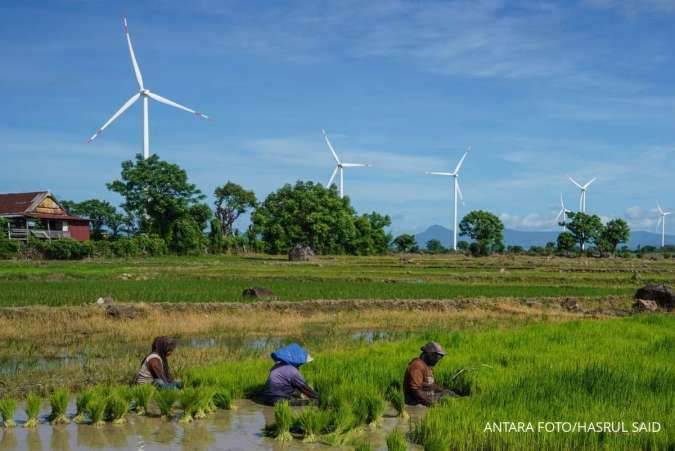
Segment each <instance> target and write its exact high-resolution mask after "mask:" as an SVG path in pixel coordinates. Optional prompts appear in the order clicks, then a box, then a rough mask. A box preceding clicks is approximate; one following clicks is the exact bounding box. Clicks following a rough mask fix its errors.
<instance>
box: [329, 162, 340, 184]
mask: <svg viewBox="0 0 675 451" xmlns="http://www.w3.org/2000/svg"><path fill="white" fill-rule="evenodd" d="M338 169H340V167H339V166H335V169H333V175H331V176H330V180H328V183H327V184H326V188H330V186H331V185H332V184H333V180H335V176H336V175H337V172H338Z"/></svg>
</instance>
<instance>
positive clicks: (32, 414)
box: [23, 392, 42, 428]
mask: <svg viewBox="0 0 675 451" xmlns="http://www.w3.org/2000/svg"><path fill="white" fill-rule="evenodd" d="M41 404H42V398H40V397H39V396H38V395H36V394H35V393H32V392H31V393H28V396H26V409H25V410H26V416H27V417H28V420H27V421H26V423H25V424H24V425H23V427H26V428H34V427H36V426H37V425H38V416H39V415H40V406H41Z"/></svg>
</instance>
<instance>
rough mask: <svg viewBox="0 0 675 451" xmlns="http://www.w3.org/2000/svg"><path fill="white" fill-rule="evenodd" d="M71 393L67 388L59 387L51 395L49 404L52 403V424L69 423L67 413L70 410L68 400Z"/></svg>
mask: <svg viewBox="0 0 675 451" xmlns="http://www.w3.org/2000/svg"><path fill="white" fill-rule="evenodd" d="M69 398H70V394H69V393H68V390H66V389H65V388H59V389H58V390H55V391H54V393H52V394H51V396H50V397H49V404H50V405H51V408H52V411H51V413H50V414H49V421H50V423H52V424H68V423H69V421H68V417H66V413H67V410H68V400H69Z"/></svg>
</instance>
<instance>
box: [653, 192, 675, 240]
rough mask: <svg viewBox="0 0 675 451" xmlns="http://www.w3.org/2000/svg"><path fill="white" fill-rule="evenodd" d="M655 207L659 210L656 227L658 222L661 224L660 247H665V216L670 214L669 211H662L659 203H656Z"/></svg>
mask: <svg viewBox="0 0 675 451" xmlns="http://www.w3.org/2000/svg"><path fill="white" fill-rule="evenodd" d="M656 208H657V209H658V210H659V220H658V221H657V222H656V227H657V228H658V227H659V224H661V247H665V245H666V216H668V215H670V214H672V212H671V211H664V210H663V208H661V205H660V204H659V203H657V204H656Z"/></svg>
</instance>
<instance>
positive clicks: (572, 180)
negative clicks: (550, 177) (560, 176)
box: [569, 177, 584, 189]
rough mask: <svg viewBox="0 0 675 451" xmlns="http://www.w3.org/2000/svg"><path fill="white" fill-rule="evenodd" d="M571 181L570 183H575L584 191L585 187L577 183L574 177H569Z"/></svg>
mask: <svg viewBox="0 0 675 451" xmlns="http://www.w3.org/2000/svg"><path fill="white" fill-rule="evenodd" d="M569 179H570V182H572V183H574V184H575V185H577V186H578V187H579V188H581V189H584V187H583V186H581V185H579V184H578V183H577V182H576V180H574V179H573V178H572V177H569Z"/></svg>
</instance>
